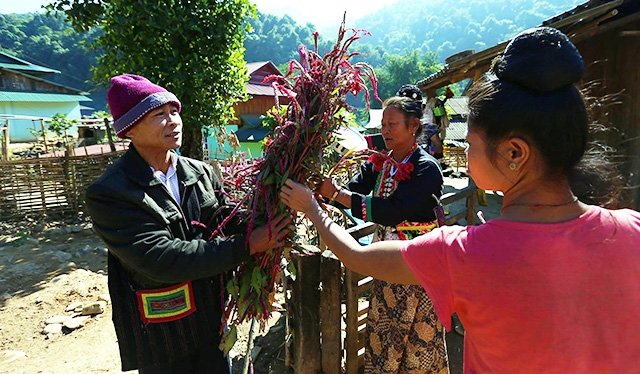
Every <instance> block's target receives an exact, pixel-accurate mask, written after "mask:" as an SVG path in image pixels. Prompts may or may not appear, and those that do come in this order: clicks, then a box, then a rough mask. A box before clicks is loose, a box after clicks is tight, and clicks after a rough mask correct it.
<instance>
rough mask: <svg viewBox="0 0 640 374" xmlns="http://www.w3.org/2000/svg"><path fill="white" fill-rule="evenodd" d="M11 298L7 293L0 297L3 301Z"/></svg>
mask: <svg viewBox="0 0 640 374" xmlns="http://www.w3.org/2000/svg"><path fill="white" fill-rule="evenodd" d="M10 298H11V294H10V293H8V292H5V293H3V294H2V296H0V299H2V300H3V301H6V300H9V299H10Z"/></svg>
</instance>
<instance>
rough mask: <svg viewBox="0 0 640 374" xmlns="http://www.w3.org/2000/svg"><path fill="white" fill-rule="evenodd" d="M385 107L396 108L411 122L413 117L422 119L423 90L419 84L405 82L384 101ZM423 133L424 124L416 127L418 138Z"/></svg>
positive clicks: (383, 105)
mask: <svg viewBox="0 0 640 374" xmlns="http://www.w3.org/2000/svg"><path fill="white" fill-rule="evenodd" d="M382 107H383V108H396V109H398V110H399V111H401V112H402V113H404V116H405V118H406V120H407V122H409V120H410V119H411V118H417V119H418V120H420V119H422V114H423V108H424V105H423V103H422V92H420V89H419V88H418V86H415V85H413V84H405V85H403V86H402V87H400V89H399V90H398V92H397V93H396V95H395V96H392V97H390V98H388V99H387V100H385V101H384V103H383V104H382ZM421 134H422V125H420V126H418V128H417V129H416V139H417V138H419V137H420V135H421Z"/></svg>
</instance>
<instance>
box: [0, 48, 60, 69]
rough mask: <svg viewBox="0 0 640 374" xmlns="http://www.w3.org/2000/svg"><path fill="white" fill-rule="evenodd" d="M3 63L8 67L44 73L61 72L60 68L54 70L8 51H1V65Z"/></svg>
mask: <svg viewBox="0 0 640 374" xmlns="http://www.w3.org/2000/svg"><path fill="white" fill-rule="evenodd" d="M2 65H6V66H7V69H15V70H31V71H39V72H42V73H60V71H58V70H54V69H51V68H48V67H46V66H42V65H36V64H33V63H31V62H29V61H26V60H23V59H21V58H18V57H16V56H14V55H10V54H8V53H6V52H2V51H0V66H2Z"/></svg>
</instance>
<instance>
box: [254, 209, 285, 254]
mask: <svg viewBox="0 0 640 374" xmlns="http://www.w3.org/2000/svg"><path fill="white" fill-rule="evenodd" d="M291 222H292V219H291V215H289V214H284V213H283V214H279V215H277V216H276V217H275V218H274V219H273V220H272V221H271V225H265V226H260V227H257V228H255V229H254V230H253V231H252V232H251V236H250V237H249V253H250V254H252V255H254V254H256V253H261V252H265V251H267V250H269V249H273V248H280V247H284V246H285V245H286V244H287V240H286V239H287V237H288V236H289V234H290V233H291V230H290V228H289V225H290V224H291ZM269 226H271V230H269ZM269 231H271V235H269Z"/></svg>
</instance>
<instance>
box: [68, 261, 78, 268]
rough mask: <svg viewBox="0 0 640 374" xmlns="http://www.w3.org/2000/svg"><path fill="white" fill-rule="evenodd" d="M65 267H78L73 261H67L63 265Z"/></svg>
mask: <svg viewBox="0 0 640 374" xmlns="http://www.w3.org/2000/svg"><path fill="white" fill-rule="evenodd" d="M65 268H66V269H67V270H75V269H77V268H78V265H76V263H75V262H73V261H70V262H68V263H67V264H66V265H65Z"/></svg>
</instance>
